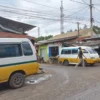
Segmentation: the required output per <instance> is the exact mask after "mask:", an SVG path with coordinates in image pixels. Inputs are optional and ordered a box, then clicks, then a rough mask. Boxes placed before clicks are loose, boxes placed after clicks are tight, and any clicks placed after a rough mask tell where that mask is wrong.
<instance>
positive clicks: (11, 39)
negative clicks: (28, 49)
mask: <svg viewBox="0 0 100 100" xmlns="http://www.w3.org/2000/svg"><path fill="white" fill-rule="evenodd" d="M22 41H30V40H29V39H28V38H0V42H22Z"/></svg>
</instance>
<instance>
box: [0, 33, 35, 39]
mask: <svg viewBox="0 0 100 100" xmlns="http://www.w3.org/2000/svg"><path fill="white" fill-rule="evenodd" d="M0 38H29V39H33V40H35V38H34V37H31V36H28V35H24V34H13V33H8V32H0Z"/></svg>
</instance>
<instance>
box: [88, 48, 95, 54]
mask: <svg viewBox="0 0 100 100" xmlns="http://www.w3.org/2000/svg"><path fill="white" fill-rule="evenodd" d="M87 50H88V51H89V53H91V54H96V51H95V50H94V49H90V48H88V49H87Z"/></svg>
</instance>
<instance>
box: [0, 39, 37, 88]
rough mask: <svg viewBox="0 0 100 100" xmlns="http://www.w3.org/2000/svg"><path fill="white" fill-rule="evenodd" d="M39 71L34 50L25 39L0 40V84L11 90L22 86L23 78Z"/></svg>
mask: <svg viewBox="0 0 100 100" xmlns="http://www.w3.org/2000/svg"><path fill="white" fill-rule="evenodd" d="M38 70H39V64H38V63H37V57H36V50H35V47H34V46H33V44H32V43H31V41H30V40H29V39H27V38H0V83H3V82H8V84H9V86H10V87H11V88H19V87H21V86H23V85H24V81H25V76H28V75H31V74H35V73H37V72H38Z"/></svg>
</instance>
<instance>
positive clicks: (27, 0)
mask: <svg viewBox="0 0 100 100" xmlns="http://www.w3.org/2000/svg"><path fill="white" fill-rule="evenodd" d="M24 1H26V2H29V3H34V4H36V5H40V6H44V7H48V8H52V9H57V10H58V9H59V8H55V7H51V6H47V5H44V4H40V3H37V2H33V1H29V0H24Z"/></svg>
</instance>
